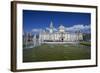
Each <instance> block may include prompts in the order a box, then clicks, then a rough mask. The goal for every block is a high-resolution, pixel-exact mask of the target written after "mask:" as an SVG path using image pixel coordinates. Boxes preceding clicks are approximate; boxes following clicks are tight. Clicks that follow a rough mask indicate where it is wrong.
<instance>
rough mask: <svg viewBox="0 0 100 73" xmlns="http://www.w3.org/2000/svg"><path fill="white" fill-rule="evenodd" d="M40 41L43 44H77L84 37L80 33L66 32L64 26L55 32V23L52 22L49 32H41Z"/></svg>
mask: <svg viewBox="0 0 100 73" xmlns="http://www.w3.org/2000/svg"><path fill="white" fill-rule="evenodd" d="M39 39H40V40H41V41H42V42H76V41H80V40H83V35H82V33H81V32H80V31H77V32H69V31H66V30H65V27H64V26H63V25H60V26H59V27H58V31H56V32H55V31H54V26H53V23H52V22H51V24H50V27H49V32H46V31H44V32H41V33H40V34H39Z"/></svg>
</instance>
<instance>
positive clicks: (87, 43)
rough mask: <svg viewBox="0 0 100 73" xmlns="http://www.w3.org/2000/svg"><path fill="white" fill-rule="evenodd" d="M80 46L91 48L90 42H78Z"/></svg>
mask: <svg viewBox="0 0 100 73" xmlns="http://www.w3.org/2000/svg"><path fill="white" fill-rule="evenodd" d="M80 44H82V45H85V46H91V42H80Z"/></svg>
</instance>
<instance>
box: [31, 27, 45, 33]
mask: <svg viewBox="0 0 100 73" xmlns="http://www.w3.org/2000/svg"><path fill="white" fill-rule="evenodd" d="M42 31H44V30H43V29H36V28H35V29H32V32H35V33H39V32H42Z"/></svg>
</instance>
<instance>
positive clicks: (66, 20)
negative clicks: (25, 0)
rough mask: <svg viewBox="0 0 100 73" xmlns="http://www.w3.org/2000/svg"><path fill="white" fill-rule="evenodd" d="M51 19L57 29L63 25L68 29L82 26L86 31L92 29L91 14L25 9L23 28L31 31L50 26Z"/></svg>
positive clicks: (25, 30)
mask: <svg viewBox="0 0 100 73" xmlns="http://www.w3.org/2000/svg"><path fill="white" fill-rule="evenodd" d="M51 21H52V22H53V25H54V28H55V29H57V28H58V27H59V26H60V25H63V26H65V27H66V29H68V30H74V29H75V28H77V27H78V28H80V29H82V30H85V29H86V30H85V32H89V31H90V24H91V14H90V13H76V12H55V11H35V10H23V30H24V32H30V31H32V30H35V31H36V30H39V29H46V28H49V26H50V23H51Z"/></svg>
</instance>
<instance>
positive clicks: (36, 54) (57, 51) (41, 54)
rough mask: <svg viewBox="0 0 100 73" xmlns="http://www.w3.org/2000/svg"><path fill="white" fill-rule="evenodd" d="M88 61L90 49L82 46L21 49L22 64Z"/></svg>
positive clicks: (47, 46)
mask: <svg viewBox="0 0 100 73" xmlns="http://www.w3.org/2000/svg"><path fill="white" fill-rule="evenodd" d="M80 59H90V47H89V46H84V45H66V44H64V45H46V44H43V45H41V46H38V47H34V48H31V49H23V62H37V61H38V62H39V61H58V60H80Z"/></svg>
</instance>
